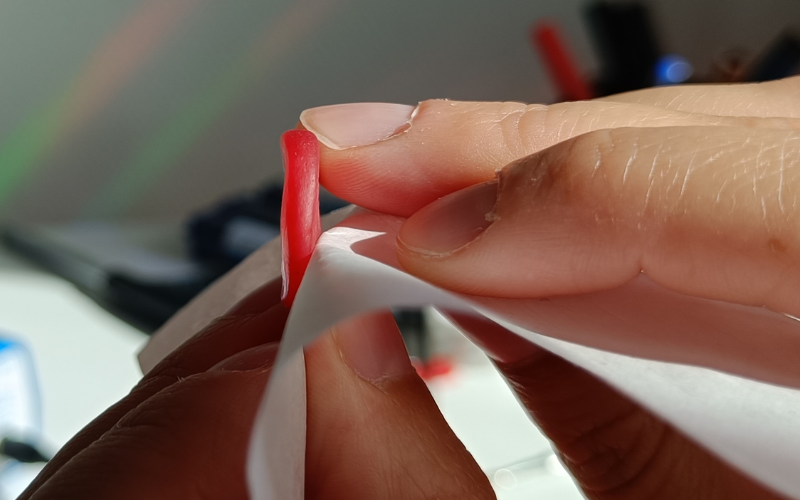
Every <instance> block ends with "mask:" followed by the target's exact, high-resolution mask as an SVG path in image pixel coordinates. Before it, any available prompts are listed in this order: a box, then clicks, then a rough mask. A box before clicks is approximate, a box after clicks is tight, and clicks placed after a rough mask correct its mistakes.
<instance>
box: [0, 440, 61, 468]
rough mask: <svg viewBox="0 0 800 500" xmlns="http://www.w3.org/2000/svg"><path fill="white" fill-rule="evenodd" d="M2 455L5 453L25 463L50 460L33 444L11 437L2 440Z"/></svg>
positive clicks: (0, 444)
mask: <svg viewBox="0 0 800 500" xmlns="http://www.w3.org/2000/svg"><path fill="white" fill-rule="evenodd" d="M0 455H5V456H7V457H8V458H11V459H13V460H16V461H17V462H22V463H25V464H34V463H38V462H49V461H50V458H49V457H47V456H46V455H45V454H44V453H42V452H41V451H39V450H38V449H37V448H36V447H35V446H33V445H32V444H30V443H26V442H24V441H17V440H14V439H10V438H5V439H3V440H2V441H0Z"/></svg>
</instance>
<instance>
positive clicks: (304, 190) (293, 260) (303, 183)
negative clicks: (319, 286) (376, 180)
mask: <svg viewBox="0 0 800 500" xmlns="http://www.w3.org/2000/svg"><path fill="white" fill-rule="evenodd" d="M281 151H282V152H283V170H284V181H283V200H282V201H281V238H282V240H281V245H282V256H281V275H282V276H283V290H282V292H281V300H282V301H283V304H284V305H285V306H286V307H291V306H292V302H293V301H294V296H295V295H296V294H297V289H298V288H299V287H300V282H301V281H302V280H303V274H305V272H306V268H307V267H308V263H309V261H310V260H311V254H312V253H313V252H314V246H315V245H316V244H317V240H318V239H319V236H320V234H322V226H321V225H320V216H319V142H317V137H316V136H315V135H314V134H313V133H311V132H309V131H307V130H289V131H288V132H285V133H284V134H283V135H282V136H281Z"/></svg>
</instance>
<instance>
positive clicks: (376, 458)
mask: <svg viewBox="0 0 800 500" xmlns="http://www.w3.org/2000/svg"><path fill="white" fill-rule="evenodd" d="M279 298H280V283H279V282H273V283H270V284H269V285H266V286H265V287H264V288H262V289H261V290H259V291H257V292H255V293H254V294H252V295H251V296H250V297H248V298H246V299H244V301H242V302H241V303H240V304H239V305H237V306H236V307H235V308H233V309H232V310H231V311H230V312H228V313H227V314H226V315H225V316H223V317H221V318H219V319H217V320H216V321H215V322H214V323H212V324H211V325H209V326H208V327H207V328H206V329H205V330H204V331H203V332H201V333H200V334H199V335H197V336H195V337H194V338H193V339H192V340H190V341H188V342H187V343H186V344H185V345H184V346H182V347H181V348H179V349H178V350H177V351H175V352H174V353H173V354H171V355H170V356H169V357H168V358H167V359H165V360H164V361H163V362H162V363H160V364H159V365H158V366H157V367H156V368H154V369H153V370H152V371H151V372H150V373H149V374H148V375H147V376H145V377H144V379H143V380H142V381H141V382H140V383H139V384H138V385H137V386H136V387H135V388H134V389H133V391H132V392H131V393H130V394H129V395H128V396H127V397H125V398H124V399H122V400H121V401H120V402H119V403H117V404H116V405H114V406H113V407H111V408H110V409H109V410H108V411H106V412H105V413H103V414H102V415H101V416H99V417H98V418H97V419H96V420H95V421H94V422H92V423H91V424H89V426H87V427H86V428H85V429H84V430H83V431H81V432H80V433H79V434H78V435H77V436H75V437H74V438H73V439H72V440H71V441H70V442H69V443H68V444H67V445H66V446H65V447H64V448H63V449H62V450H61V451H60V452H59V453H58V454H57V455H56V456H55V458H54V459H53V460H51V461H50V463H48V464H47V466H46V467H45V469H44V470H43V471H42V473H41V474H40V475H39V477H37V479H36V480H35V481H34V483H33V484H32V485H31V486H30V487H29V488H28V489H27V490H26V491H25V492H24V493H23V494H22V495H21V497H20V498H21V499H22V500H49V499H56V498H58V499H73V498H74V499H81V500H84V499H101V498H113V499H115V500H125V499H137V500H138V499H143V498H146V499H165V500H166V499H170V500H172V499H187V500H192V499H196V500H222V499H225V500H231V499H247V498H249V495H248V493H247V487H246V483H245V459H246V453H247V445H248V441H249V438H250V434H251V431H252V423H253V419H254V417H255V412H256V409H257V407H258V404H259V402H260V400H261V396H262V394H263V391H264V386H265V384H266V382H267V380H268V378H269V376H270V372H271V369H272V365H273V363H274V360H275V354H276V352H277V347H278V340H279V339H280V336H281V333H282V331H283V326H284V323H285V321H286V317H287V312H288V311H287V310H286V309H285V308H284V307H283V306H282V305H281V304H280V300H279ZM306 367H307V388H308V421H307V424H308V436H307V446H308V448H307V467H306V479H307V481H306V493H307V494H306V498H309V499H316V498H319V499H326V500H327V499H333V500H335V499H348V500H373V499H387V500H388V499H395V498H403V499H410V500H414V499H420V500H422V499H427V498H431V495H432V494H434V493H435V494H436V495H438V498H453V499H455V498H459V499H462V498H474V499H489V498H492V497H493V494H492V491H491V487H490V486H489V483H488V481H487V480H486V477H485V476H484V475H483V474H482V472H481V471H480V469H479V468H478V466H477V465H476V464H475V462H474V461H473V460H472V459H471V457H470V455H469V453H467V451H466V450H465V449H464V447H463V445H461V443H460V442H459V441H458V439H457V438H456V437H455V435H454V434H453V433H452V431H451V430H450V429H449V427H448V426H447V424H446V423H445V421H444V419H443V418H442V416H441V414H440V413H439V412H438V409H437V408H436V405H435V403H434V402H433V399H432V398H431V397H430V394H429V393H428V392H427V389H426V387H425V384H424V383H423V382H422V380H420V379H419V378H418V377H417V375H416V372H415V371H414V369H413V367H412V366H411V364H410V362H409V359H408V355H407V354H406V351H405V347H404V346H403V341H402V338H401V337H400V333H399V331H398V330H397V326H396V325H395V324H394V320H393V318H392V316H391V315H390V314H388V313H382V314H374V315H370V316H365V317H361V318H356V319H353V320H349V321H347V322H345V323H343V324H340V325H338V326H337V327H336V328H335V329H334V330H333V331H331V332H329V333H328V334H327V335H326V336H325V337H324V338H322V339H321V340H320V341H318V342H316V343H315V344H314V345H313V346H312V347H310V348H308V349H307V351H306ZM277 431H278V432H279V430H277Z"/></svg>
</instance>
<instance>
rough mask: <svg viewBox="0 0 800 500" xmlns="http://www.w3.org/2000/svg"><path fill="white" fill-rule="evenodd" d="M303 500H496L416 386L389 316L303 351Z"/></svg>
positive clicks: (354, 325)
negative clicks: (305, 389)
mask: <svg viewBox="0 0 800 500" xmlns="http://www.w3.org/2000/svg"><path fill="white" fill-rule="evenodd" d="M306 368H307V377H308V378H307V380H308V382H307V387H308V405H309V406H308V447H307V449H306V472H307V476H306V479H307V480H306V497H307V498H312V499H313V498H325V499H329V500H335V499H340V498H341V499H370V500H380V499H394V498H403V499H408V500H414V499H427V498H441V499H463V498H470V499H475V500H480V499H490V498H494V494H493V493H492V489H491V487H490V486H489V481H488V480H487V478H486V476H485V475H484V474H483V472H482V471H481V470H480V468H479V467H478V465H477V463H476V462H475V460H474V459H473V458H472V456H471V455H470V454H469V452H468V451H467V450H466V449H465V448H464V445H463V444H461V442H460V441H459V440H458V438H457V437H456V435H455V434H454V433H453V431H452V430H451V429H450V427H449V426H448V425H447V423H446V422H445V420H444V417H443V416H442V414H441V413H440V412H439V410H438V408H437V407H436V404H435V402H434V401H433V398H432V397H431V395H430V393H429V392H428V390H427V388H426V387H425V383H424V382H423V381H422V380H421V379H420V378H419V377H418V376H417V374H416V372H415V371H414V368H413V367H412V366H411V363H410V361H409V358H408V354H407V353H406V349H405V346H404V345H403V340H402V337H401V336H400V331H399V330H398V329H397V325H396V324H395V322H394V318H392V315H391V314H389V313H381V314H370V315H366V316H361V317H358V318H355V319H351V320H348V321H345V322H343V323H341V324H339V325H338V326H337V327H336V328H334V329H333V331H332V333H331V334H329V335H326V336H324V337H322V338H321V339H319V340H318V341H317V342H315V343H314V344H313V345H311V346H309V347H308V348H306Z"/></svg>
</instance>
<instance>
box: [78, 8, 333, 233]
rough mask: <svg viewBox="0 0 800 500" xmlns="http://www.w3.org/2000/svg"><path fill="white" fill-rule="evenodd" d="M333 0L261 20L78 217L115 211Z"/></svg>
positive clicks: (324, 14)
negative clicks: (251, 37) (233, 56)
mask: <svg viewBox="0 0 800 500" xmlns="http://www.w3.org/2000/svg"><path fill="white" fill-rule="evenodd" d="M338 3H339V0H300V1H296V2H294V3H292V4H290V5H289V6H288V7H287V8H286V9H285V10H284V11H283V12H282V13H281V14H280V15H278V16H276V17H275V18H273V19H272V20H271V22H270V23H269V24H268V25H267V26H265V27H264V28H263V29H262V31H261V33H260V34H259V36H258V37H257V38H256V41H255V42H254V43H253V44H252V46H251V48H250V50H249V51H248V52H246V53H245V54H244V55H243V57H241V58H239V59H237V60H236V61H235V62H234V63H233V64H232V65H231V66H230V67H229V68H228V70H227V71H225V72H224V73H223V74H222V75H221V76H220V78H219V79H218V80H216V81H214V82H213V83H212V84H211V85H209V86H208V87H206V88H204V89H202V90H201V91H200V92H199V93H198V94H197V96H196V97H195V98H194V99H193V100H192V101H191V102H190V103H189V104H187V105H186V106H184V107H183V108H182V109H181V110H179V111H178V112H177V113H176V114H175V115H174V116H173V117H172V118H171V119H170V120H169V121H168V122H167V123H166V124H165V125H164V126H163V127H161V128H160V129H158V130H156V131H155V132H154V133H153V135H152V136H151V138H150V140H149V141H147V143H146V144H144V146H143V147H142V148H141V149H140V150H139V152H138V153H136V154H135V155H134V156H133V157H132V158H131V159H130V161H129V162H127V163H126V164H125V165H124V166H123V167H122V168H121V170H120V172H119V174H118V175H117V176H116V177H114V178H112V179H110V181H109V182H108V183H107V185H106V186H105V187H104V188H103V189H102V190H100V191H99V192H98V193H97V195H96V196H95V198H93V199H92V200H90V201H89V202H88V203H87V204H86V206H84V207H83V209H82V210H81V215H82V216H84V217H87V218H88V217H96V216H98V215H101V216H103V217H110V216H118V215H120V214H122V213H124V212H125V210H127V209H128V208H129V207H130V206H131V205H132V204H133V203H134V202H135V201H136V199H137V198H138V197H140V196H141V195H142V193H145V192H147V190H148V189H150V188H152V187H153V186H154V185H156V183H157V182H158V180H159V178H160V177H161V176H163V175H164V174H165V173H166V171H168V170H169V167H170V166H172V165H174V164H175V163H177V162H178V161H179V160H180V158H181V157H183V156H184V155H185V154H186V152H187V151H188V150H189V148H191V146H192V145H193V144H195V143H196V142H197V141H198V140H199V139H200V138H201V137H202V136H203V134H204V133H206V131H207V130H208V129H210V128H211V126H212V125H213V124H214V123H215V122H216V121H217V120H218V119H219V118H220V117H221V116H222V115H223V113H225V111H226V110H228V109H229V108H230V107H231V106H232V105H234V104H235V103H236V102H237V101H239V100H240V99H241V98H242V97H243V96H244V95H245V94H246V93H247V92H248V91H249V90H250V89H251V88H253V86H254V85H255V84H256V83H258V81H259V80H260V79H262V78H263V77H264V74H265V73H266V71H267V70H268V69H269V68H270V67H271V66H272V65H274V64H275V63H277V62H279V61H280V60H282V59H283V58H285V57H287V56H289V55H290V51H291V49H292V48H294V47H295V45H296V44H297V43H299V42H301V41H303V40H304V39H306V38H307V37H308V36H309V35H311V34H312V33H314V32H315V31H316V30H317V28H318V26H319V25H320V24H322V22H323V21H324V20H326V19H327V18H328V17H329V15H328V14H329V11H330V10H331V9H332V8H333V7H334V6H335V5H336V4H338Z"/></svg>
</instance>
